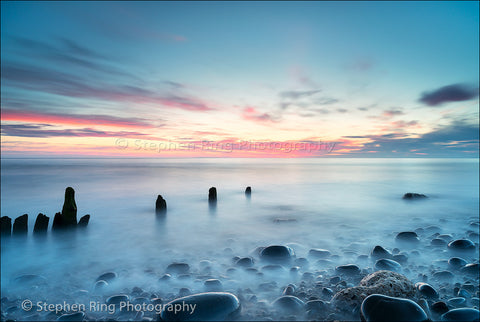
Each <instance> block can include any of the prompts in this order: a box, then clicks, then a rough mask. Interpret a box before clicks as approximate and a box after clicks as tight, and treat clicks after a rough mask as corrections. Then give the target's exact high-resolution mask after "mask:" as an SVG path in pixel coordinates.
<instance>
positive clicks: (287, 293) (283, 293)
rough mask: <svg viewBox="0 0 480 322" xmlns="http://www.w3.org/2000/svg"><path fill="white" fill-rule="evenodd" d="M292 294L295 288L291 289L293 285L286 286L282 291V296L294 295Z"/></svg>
mask: <svg viewBox="0 0 480 322" xmlns="http://www.w3.org/2000/svg"><path fill="white" fill-rule="evenodd" d="M294 293H295V288H294V287H293V285H288V286H287V287H285V289H284V290H283V292H282V295H294Z"/></svg>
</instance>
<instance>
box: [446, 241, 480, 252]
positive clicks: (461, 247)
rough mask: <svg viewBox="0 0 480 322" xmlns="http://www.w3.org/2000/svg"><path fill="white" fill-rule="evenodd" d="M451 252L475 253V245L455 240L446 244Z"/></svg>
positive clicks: (470, 242)
mask: <svg viewBox="0 0 480 322" xmlns="http://www.w3.org/2000/svg"><path fill="white" fill-rule="evenodd" d="M448 248H449V249H450V250H452V251H461V252H470V251H475V244H474V243H473V242H472V241H471V240H469V239H457V240H454V241H452V242H450V243H449V244H448Z"/></svg>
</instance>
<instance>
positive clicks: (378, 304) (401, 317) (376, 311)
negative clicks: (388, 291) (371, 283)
mask: <svg viewBox="0 0 480 322" xmlns="http://www.w3.org/2000/svg"><path fill="white" fill-rule="evenodd" d="M360 313H361V316H362V319H363V320H364V321H367V322H370V321H392V322H393V321H428V316H427V314H425V312H424V311H423V309H422V308H421V307H420V306H419V305H418V304H417V303H415V302H414V301H412V300H408V299H402V298H397V297H390V296H385V295H380V294H373V295H370V296H368V297H367V298H365V300H363V302H362V305H361V307H360Z"/></svg>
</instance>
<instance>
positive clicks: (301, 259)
mask: <svg viewBox="0 0 480 322" xmlns="http://www.w3.org/2000/svg"><path fill="white" fill-rule="evenodd" d="M295 265H297V266H300V267H305V268H306V267H308V266H310V262H309V261H308V259H306V258H305V257H299V258H296V259H295Z"/></svg>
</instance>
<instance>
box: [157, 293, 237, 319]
mask: <svg viewBox="0 0 480 322" xmlns="http://www.w3.org/2000/svg"><path fill="white" fill-rule="evenodd" d="M175 304H179V305H182V306H183V305H196V307H195V310H194V311H193V313H192V310H180V311H177V312H175V311H174V310H172V311H169V310H168V307H172V306H173V307H175ZM239 310H240V301H239V300H238V298H237V297H236V296H235V295H233V294H231V293H224V292H207V293H199V294H194V295H190V296H186V297H181V298H178V299H175V300H173V301H171V302H169V303H167V304H166V305H165V306H164V309H163V311H162V313H161V315H160V317H161V319H162V320H163V321H199V320H200V321H218V320H220V321H222V320H224V321H227V320H232V318H233V317H234V316H235V315H236V314H237V313H238V311H239Z"/></svg>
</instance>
